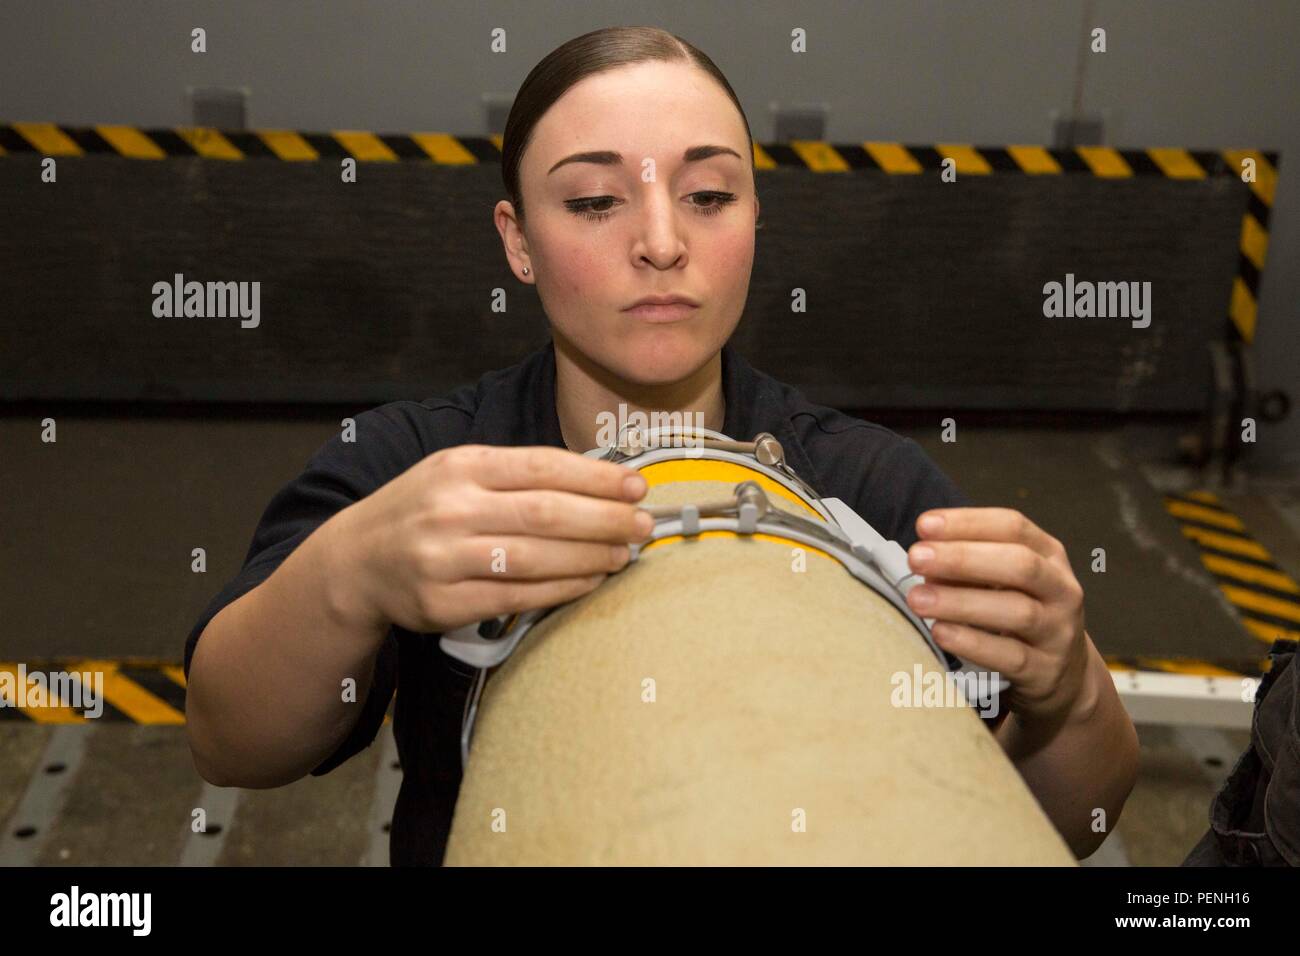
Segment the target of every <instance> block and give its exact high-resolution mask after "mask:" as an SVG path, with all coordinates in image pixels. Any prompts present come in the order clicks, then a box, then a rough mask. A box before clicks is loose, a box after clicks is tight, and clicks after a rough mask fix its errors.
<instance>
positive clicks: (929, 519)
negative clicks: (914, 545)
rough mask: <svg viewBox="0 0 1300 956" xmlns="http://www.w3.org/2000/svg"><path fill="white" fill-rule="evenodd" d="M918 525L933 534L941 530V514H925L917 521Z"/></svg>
mask: <svg viewBox="0 0 1300 956" xmlns="http://www.w3.org/2000/svg"><path fill="white" fill-rule="evenodd" d="M918 527H919V528H920V529H921V530H922V531H923V532H925V533H926V534H934V533H935V532H938V531H942V530H943V515H926V516H925V517H923V518H922V519H921V520H920V522H919V523H918Z"/></svg>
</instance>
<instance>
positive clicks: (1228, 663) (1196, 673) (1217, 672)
mask: <svg viewBox="0 0 1300 956" xmlns="http://www.w3.org/2000/svg"><path fill="white" fill-rule="evenodd" d="M1103 658H1104V660H1105V661H1106V666H1107V667H1108V668H1110V669H1111V670H1118V671H1144V672H1151V671H1154V672H1157V673H1161V674H1182V675H1184V676H1191V677H1260V676H1261V675H1263V673H1264V672H1265V671H1266V670H1267V669H1268V658H1266V657H1261V658H1258V659H1255V658H1249V659H1247V658H1243V659H1227V658H1225V659H1222V660H1201V659H1199V658H1194V657H1146V656H1143V655H1117V654H1105V655H1103Z"/></svg>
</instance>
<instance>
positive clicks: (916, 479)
mask: <svg viewBox="0 0 1300 956" xmlns="http://www.w3.org/2000/svg"><path fill="white" fill-rule="evenodd" d="M502 172H503V176H504V180H505V187H506V191H507V194H508V196H509V199H508V200H505V201H502V202H500V203H499V204H498V205H497V207H496V210H495V223H496V227H497V229H498V231H499V232H500V234H501V238H502V242H503V244H504V246H505V254H506V257H507V259H508V260H509V263H510V266H511V268H512V269H513V270H514V272H515V274H516V276H518V278H519V279H520V281H522V282H526V283H533V284H535V285H536V287H537V293H538V296H539V297H540V299H541V301H542V305H543V307H544V309H545V311H546V315H547V317H548V319H549V321H550V326H551V337H552V342H551V344H549V345H547V346H546V347H545V348H543V349H541V350H539V351H538V352H536V353H534V354H533V355H532V356H529V357H528V358H526V359H525V360H524V361H523V362H521V363H520V364H519V365H516V366H513V367H512V368H509V369H504V370H501V371H498V372H492V373H489V374H488V375H485V376H484V377H483V378H482V379H480V381H479V382H478V383H477V384H476V385H474V386H467V387H464V388H461V389H460V390H458V391H456V392H454V393H453V394H452V395H450V396H447V397H445V398H440V399H429V400H427V401H424V402H419V403H416V402H395V403H392V404H389V405H385V406H382V407H380V408H377V409H374V410H371V411H369V412H366V413H363V414H362V415H360V416H358V418H357V422H356V438H355V441H344V440H343V439H342V438H341V437H340V438H336V439H333V440H331V441H329V442H327V443H326V444H325V445H324V446H323V447H322V448H321V449H320V450H319V451H318V452H317V454H316V455H315V457H313V459H312V460H311V462H309V463H308V466H307V468H306V469H305V470H304V472H303V473H302V474H301V475H300V476H298V477H297V478H296V479H295V480H294V481H292V482H290V483H289V484H288V485H286V486H285V487H284V488H283V489H281V491H280V492H279V493H278V494H277V495H276V496H275V497H274V498H273V499H272V501H271V502H270V504H269V506H268V507H267V510H266V513H265V514H264V515H263V517H262V520H261V523H260V524H259V526H258V528H257V531H256V533H255V535H254V538H253V542H252V546H251V547H250V549H249V553H248V558H247V560H246V562H245V565H244V568H243V569H242V570H241V571H240V573H239V575H238V576H237V577H236V578H235V579H234V580H233V581H231V582H230V583H229V584H228V585H227V586H226V588H225V589H224V590H223V591H222V592H221V593H220V594H219V595H218V596H217V597H216V598H215V599H214V600H213V602H212V604H211V605H210V606H209V608H208V609H207V611H206V612H205V613H204V615H203V617H202V618H201V619H200V620H199V622H198V623H197V624H196V626H195V627H194V629H193V631H192V633H191V634H190V638H189V640H188V642H187V644H186V670H187V674H188V677H189V693H188V701H187V718H188V727H189V738H190V744H191V749H192V751H193V754H194V759H195V763H196V766H197V768H198V770H199V772H200V773H201V774H202V776H203V777H204V778H206V779H207V780H209V781H211V782H213V783H215V784H218V785H223V786H242V787H274V786H279V785H282V784H286V783H289V782H291V781H293V780H296V779H298V778H300V777H302V776H304V775H305V774H307V773H309V772H311V773H316V774H320V773H325V772H327V771H328V770H330V769H332V768H333V767H335V766H337V765H338V764H339V763H341V762H342V761H344V760H346V759H347V758H348V757H349V756H351V755H352V754H355V753H357V752H358V751H360V750H361V749H363V748H364V747H366V746H367V745H368V744H369V743H370V742H371V741H372V740H373V739H374V737H375V734H376V732H377V731H378V729H379V727H380V724H381V722H382V719H383V715H384V712H385V710H386V709H387V707H388V704H389V701H390V700H391V698H392V696H393V693H394V690H395V688H396V686H397V685H398V684H399V683H400V685H401V687H402V692H401V693H400V694H398V695H397V704H396V711H395V720H394V732H395V735H396V740H397V745H398V750H399V753H400V757H401V762H402V769H403V782H402V789H401V793H400V796H399V798H398V802H397V807H396V810H395V813H394V818H393V825H392V831H391V857H392V861H393V863H394V864H411V863H428V864H437V863H439V862H440V861H441V859H442V855H443V849H444V846H445V842H446V838H447V833H448V830H449V827H450V822H451V816H452V811H453V809H454V807H455V801H456V793H457V788H458V785H459V780H460V756H459V732H460V722H461V714H462V708H463V705H464V701H465V697H466V694H467V693H468V690H469V686H470V681H471V677H472V674H471V672H470V670H469V669H468V668H466V667H463V666H462V665H460V664H459V663H458V662H455V661H453V660H452V659H450V658H448V657H447V656H446V655H444V654H443V653H442V652H441V650H440V649H439V647H438V642H437V637H436V636H437V635H438V634H440V633H442V632H444V631H447V630H450V629H452V628H454V627H458V626H461V625H463V624H467V623H472V622H475V621H479V620H483V619H486V618H489V617H494V616H497V615H502V614H507V613H511V612H515V611H521V610H524V609H528V608H534V607H547V606H551V605H555V604H558V603H561V602H564V601H568V600H571V599H574V598H577V597H579V596H580V595H582V594H584V593H586V592H587V591H589V590H591V589H592V588H594V587H596V586H597V585H598V584H599V583H600V582H601V581H602V580H603V579H604V577H605V576H606V575H607V574H609V573H611V572H613V571H616V570H618V569H619V568H621V567H622V566H623V565H624V563H625V562H626V561H627V559H628V548H627V544H628V543H629V542H633V541H639V540H643V539H644V537H645V536H646V535H647V534H648V531H649V528H650V520H649V515H648V514H646V513H644V512H642V511H641V510H640V509H638V508H637V506H636V502H637V501H639V500H640V499H641V497H642V495H643V494H644V493H645V482H644V480H643V479H641V478H640V476H639V475H637V474H636V473H635V472H634V471H632V470H631V469H628V468H625V467H622V466H618V465H614V464H612V463H608V462H598V461H594V460H591V459H587V458H584V457H582V456H581V455H576V454H572V452H573V451H579V452H581V451H584V450H587V449H589V448H593V447H595V446H596V445H597V444H598V441H597V438H596V436H597V433H598V430H599V428H600V424H601V422H602V420H603V416H605V415H611V414H617V413H618V410H619V407H620V405H622V406H625V409H628V410H632V411H637V410H640V411H645V412H650V411H660V412H677V413H683V414H686V415H687V416H689V417H688V420H689V421H698V422H700V423H701V424H703V425H704V426H705V427H707V428H711V429H715V430H718V431H723V432H726V433H727V434H729V435H731V436H732V437H734V438H739V439H749V438H752V437H753V436H754V435H755V434H756V433H757V432H759V431H768V432H772V433H773V434H774V435H776V437H777V438H778V439H779V440H780V441H781V443H782V445H783V447H784V448H785V451H786V454H787V456H788V459H789V461H790V462H791V464H792V466H793V467H794V469H795V470H796V472H798V473H799V474H800V475H801V476H803V477H805V478H807V479H809V480H810V481H812V483H813V484H814V486H815V487H817V488H818V489H819V490H820V491H821V492H822V493H823V494H826V495H828V496H831V495H834V496H837V497H840V498H842V499H843V500H844V501H846V502H847V503H849V504H850V505H851V506H853V507H854V508H855V509H856V510H857V511H858V512H859V513H860V514H862V515H863V517H864V518H866V520H867V521H868V522H870V523H871V524H872V525H873V526H874V527H875V528H876V529H877V530H878V531H880V532H881V533H882V534H884V535H885V536H886V537H892V538H894V539H896V540H899V541H900V542H901V543H902V544H903V545H904V546H907V545H912V547H911V551H910V553H909V558H910V561H911V565H912V567H913V568H914V570H916V571H917V572H919V573H922V574H924V575H925V576H926V577H927V578H928V579H929V581H930V582H931V583H929V584H927V585H926V586H924V587H920V588H917V589H915V590H913V591H912V592H911V594H910V595H909V601H910V602H911V604H912V606H913V607H914V608H915V610H916V611H917V612H918V613H919V614H920V615H921V616H924V617H931V618H936V619H938V621H939V622H940V623H939V624H937V625H936V627H935V637H936V639H937V640H938V641H939V642H940V643H941V644H942V645H944V646H946V647H947V648H949V649H951V650H952V652H954V653H956V654H958V655H960V656H961V657H963V658H965V659H967V660H969V661H972V662H974V663H977V664H979V665H983V666H984V667H987V668H989V669H992V670H996V671H999V672H1001V673H1002V674H1003V675H1005V676H1006V677H1008V678H1009V679H1010V680H1011V681H1012V684H1013V692H1012V694H1011V698H1010V700H1009V701H1007V702H1005V703H1008V704H1009V706H1010V716H1009V717H1008V718H1007V719H1006V720H1004V721H1002V722H1001V723H1000V724H999V725H997V726H996V730H995V732H996V734H997V738H998V740H999V741H1000V743H1001V744H1002V746H1003V747H1004V748H1005V750H1006V752H1007V753H1008V754H1009V756H1010V757H1011V759H1012V760H1013V761H1014V763H1015V765H1016V766H1017V768H1018V769H1019V770H1020V772H1021V774H1022V775H1023V777H1024V779H1025V780H1026V781H1027V783H1028V784H1029V786H1030V788H1031V789H1032V790H1033V792H1034V793H1035V794H1036V796H1037V797H1038V800H1039V802H1040V803H1041V804H1042V805H1043V807H1044V809H1045V810H1046V812H1047V813H1048V814H1049V816H1050V817H1051V819H1052V820H1053V822H1054V823H1055V825H1056V826H1057V828H1058V829H1059V830H1060V831H1061V832H1062V834H1063V835H1064V836H1065V838H1066V839H1067V841H1068V842H1069V843H1070V845H1071V847H1072V848H1073V849H1074V850H1075V852H1076V853H1078V854H1080V855H1086V854H1087V853H1090V852H1091V851H1092V850H1093V849H1094V848H1095V847H1096V846H1097V845H1098V844H1099V843H1100V842H1101V840H1102V839H1104V837H1105V835H1106V831H1105V830H1102V829H1098V828H1097V827H1096V826H1095V824H1096V821H1098V820H1099V819H1100V820H1104V821H1105V822H1106V824H1107V828H1108V827H1109V826H1111V825H1113V824H1114V821H1115V820H1116V819H1117V817H1118V815H1119V811H1120V808H1121V807H1122V805H1123V803H1124V800H1125V799H1126V798H1127V795H1128V792H1129V790H1130V788H1131V787H1132V784H1133V780H1134V775H1135V766H1136V753H1137V743H1136V735H1135V733H1134V730H1133V726H1132V723H1131V722H1130V721H1129V719H1128V716H1127V715H1126V714H1125V712H1124V710H1123V707H1122V706H1121V704H1120V701H1119V698H1118V696H1117V694H1116V692H1115V688H1114V685H1113V683H1112V681H1111V679H1110V676H1109V674H1108V672H1107V670H1106V667H1105V665H1104V664H1103V662H1102V659H1101V657H1100V656H1099V655H1098V653H1097V650H1096V648H1095V647H1094V646H1093V644H1092V641H1091V640H1090V639H1089V637H1088V634H1087V633H1086V631H1085V630H1084V624H1083V592H1082V589H1081V588H1080V586H1079V583H1078V581H1077V580H1076V579H1075V577H1074V575H1073V573H1072V572H1071V570H1070V564H1069V561H1068V558H1067V556H1066V553H1065V550H1064V549H1063V548H1062V546H1061V544H1060V543H1059V542H1058V541H1057V540H1056V539H1055V538H1053V537H1051V536H1050V535H1048V534H1047V533H1046V532H1045V531H1043V530H1042V529H1040V528H1038V527H1037V526H1035V525H1034V524H1033V523H1032V522H1031V521H1029V520H1028V519H1027V518H1025V517H1024V516H1023V515H1022V514H1020V513H1018V512H1016V511H1012V510H1008V509H1004V508H974V507H968V505H969V504H970V502H969V501H968V500H967V499H966V498H965V497H964V496H963V495H962V494H961V493H960V492H959V491H958V490H957V489H956V488H955V487H954V486H953V484H952V483H951V482H950V481H949V480H948V479H947V477H946V476H944V475H943V474H942V472H940V471H939V469H938V468H937V467H936V466H935V465H934V463H933V462H932V461H931V460H930V459H929V458H928V457H927V456H926V455H925V454H924V453H923V452H922V451H921V450H920V448H919V446H917V445H916V443H915V442H913V441H911V440H910V439H905V438H902V437H900V436H898V435H896V434H895V433H893V432H891V431H889V430H888V429H885V428H882V427H880V426H878V425H873V424H870V423H868V422H863V421H861V420H858V419H853V418H850V417H848V416H846V415H843V414H841V413H839V412H837V411H835V410H833V409H829V408H824V407H821V406H817V405H813V404H811V403H809V402H807V401H806V400H805V399H804V398H803V397H802V396H801V395H800V394H799V393H798V392H797V391H795V390H794V389H792V388H790V387H789V386H786V385H783V384H781V383H780V382H777V381H776V380H774V379H772V378H769V377H768V376H766V375H763V374H762V373H760V372H758V371H756V370H754V369H753V368H751V367H750V366H749V365H748V364H747V363H745V362H744V360H743V359H741V358H740V357H739V356H738V355H736V354H735V353H734V352H733V351H732V350H731V349H730V347H729V346H727V345H726V342H727V340H728V338H729V337H730V336H731V334H732V332H733V330H734V329H735V328H736V325H737V323H738V322H739V320H740V317H741V313H742V312H743V311H744V306H745V299H746V295H747V292H748V286H749V277H750V270H751V266H752V264H753V255H754V230H755V225H756V221H757V219H758V214H759V202H758V197H757V195H756V193H755V182H754V168H753V143H752V138H751V135H750V132H749V126H748V122H747V120H746V119H745V115H744V112H743V110H742V109H741V107H740V104H739V101H738V100H737V98H736V95H735V93H734V92H733V91H732V89H731V86H730V85H729V84H728V82H727V80H726V78H725V77H724V76H723V75H722V73H721V72H720V71H719V70H718V68H717V67H716V66H715V65H714V64H713V62H712V61H711V60H710V59H709V58H708V57H707V56H705V55H704V54H703V53H701V52H700V51H699V50H697V49H696V48H694V47H692V46H691V45H689V44H687V43H686V42H685V41H683V40H681V39H680V38H678V37H675V36H673V35H671V34H668V33H665V32H664V31H662V30H658V29H653V28H640V27H638V28H632V27H621V28H611V29H606V30H598V31H596V32H594V33H589V34H586V35H584V36H581V37H578V38H576V39H574V40H571V41H570V42H568V43H566V44H564V45H563V46H561V47H559V48H558V49H557V50H555V51H554V52H552V53H551V54H549V55H548V56H547V57H546V58H545V59H544V60H542V61H541V63H539V64H538V65H537V67H535V68H534V69H533V71H532V72H531V73H530V74H529V76H528V77H527V79H526V80H525V81H524V83H523V86H522V87H521V89H520V91H519V94H518V97H517V98H516V100H515V103H514V106H513V108H512V110H511V113H510V118H509V121H508V122H507V124H506V130H505V138H504V155H503V164H502ZM918 537H919V538H920V539H921V540H920V541H919V543H918ZM497 548H505V551H506V554H507V556H508V560H507V562H506V570H505V571H504V572H502V573H498V571H499V569H500V565H499V564H498V565H496V570H494V564H493V553H494V549H497ZM1098 810H1101V811H1104V817H1103V816H1099V815H1098V814H1097V812H1096V811H1098Z"/></svg>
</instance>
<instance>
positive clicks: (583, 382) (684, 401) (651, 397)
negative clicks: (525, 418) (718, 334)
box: [554, 335, 727, 452]
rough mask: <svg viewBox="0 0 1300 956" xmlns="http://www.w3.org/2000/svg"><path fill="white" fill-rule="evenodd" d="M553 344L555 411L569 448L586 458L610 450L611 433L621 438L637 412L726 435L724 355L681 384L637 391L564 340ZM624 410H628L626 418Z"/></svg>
mask: <svg viewBox="0 0 1300 956" xmlns="http://www.w3.org/2000/svg"><path fill="white" fill-rule="evenodd" d="M554 340H555V411H556V414H557V416H558V417H559V419H560V433H561V435H563V437H564V443H565V444H566V445H567V446H568V447H569V448H570V449H571V450H573V451H578V452H584V451H588V450H590V449H592V448H595V447H596V446H597V445H602V444H607V443H608V438H609V437H612V435H611V432H612V433H613V434H614V435H616V434H617V429H618V428H619V426H621V425H622V424H623V422H624V421H626V420H627V418H628V417H630V416H631V415H632V414H633V413H634V412H643V413H645V414H646V415H647V417H648V416H650V415H651V414H652V413H654V412H661V413H664V412H666V413H670V414H671V413H674V412H678V413H682V417H681V420H680V421H681V423H682V424H687V425H696V424H702V425H703V426H704V427H705V428H709V429H712V430H713V431H722V426H723V423H724V422H725V421H726V411H727V408H726V398H725V396H724V393H723V389H722V354H721V353H720V352H719V353H718V354H717V355H714V356H713V357H712V358H711V359H710V360H709V361H707V362H705V363H704V365H703V366H701V368H700V369H699V371H697V372H695V373H694V374H692V375H690V376H688V377H687V378H685V379H682V380H681V381H680V382H672V383H668V384H664V385H637V384H636V383H633V382H626V381H624V380H622V379H620V378H618V377H617V376H614V375H612V374H610V373H609V372H608V371H607V370H606V369H603V368H601V367H600V366H598V365H596V364H595V363H594V362H592V361H591V360H590V359H588V358H587V357H586V356H585V355H583V354H582V353H581V352H579V351H578V350H577V349H575V348H574V347H573V346H572V345H570V344H569V343H568V342H567V341H566V340H565V339H564V338H563V337H561V336H560V335H554ZM620 404H621V405H624V406H625V411H624V413H623V417H622V418H620V416H619V405H620ZM672 421H673V422H674V423H676V422H677V421H678V419H677V418H674V419H672ZM610 423H612V427H608V426H609V425H610ZM648 424H653V422H648Z"/></svg>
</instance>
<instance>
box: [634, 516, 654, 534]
mask: <svg viewBox="0 0 1300 956" xmlns="http://www.w3.org/2000/svg"><path fill="white" fill-rule="evenodd" d="M654 526H655V519H654V515H652V514H650V512H648V511H641V510H638V511H637V513H636V529H637V531H638V532H640V533H641V534H642V535H647V534H649V533H650V532H651V531H653V530H654Z"/></svg>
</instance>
